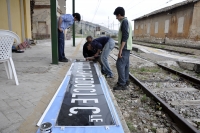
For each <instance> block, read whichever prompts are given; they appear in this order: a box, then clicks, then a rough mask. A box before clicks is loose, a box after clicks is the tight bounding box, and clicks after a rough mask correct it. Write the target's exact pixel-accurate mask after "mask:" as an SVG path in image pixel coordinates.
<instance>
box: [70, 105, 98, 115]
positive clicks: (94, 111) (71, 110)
mask: <svg viewBox="0 0 200 133" xmlns="http://www.w3.org/2000/svg"><path fill="white" fill-rule="evenodd" d="M77 109H91V110H93V111H92V113H93V114H98V113H99V112H100V109H99V108H98V107H72V108H70V109H69V112H70V114H69V116H72V115H73V114H77V113H78V111H75V110H77Z"/></svg>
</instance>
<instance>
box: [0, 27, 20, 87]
mask: <svg viewBox="0 0 200 133" xmlns="http://www.w3.org/2000/svg"><path fill="white" fill-rule="evenodd" d="M14 39H16V41H17V43H20V39H19V36H18V35H17V34H15V33H14V32H12V31H9V30H1V29H0V62H3V63H4V66H5V69H6V73H7V76H8V79H12V72H13V75H14V78H15V82H16V85H19V82H18V79H17V74H16V70H15V66H14V63H13V60H12V45H13V43H14Z"/></svg>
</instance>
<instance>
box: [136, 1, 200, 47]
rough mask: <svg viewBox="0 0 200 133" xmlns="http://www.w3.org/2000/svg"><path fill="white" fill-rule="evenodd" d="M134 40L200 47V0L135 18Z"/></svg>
mask: <svg viewBox="0 0 200 133" xmlns="http://www.w3.org/2000/svg"><path fill="white" fill-rule="evenodd" d="M133 40H137V41H145V42H153V43H161V44H168V45H169V44H170V45H177V46H184V47H193V48H200V0H187V1H183V2H181V3H178V4H175V5H172V6H169V7H165V8H163V9H160V10H157V11H154V12H152V13H149V14H147V15H144V16H141V17H139V18H136V19H134V37H133Z"/></svg>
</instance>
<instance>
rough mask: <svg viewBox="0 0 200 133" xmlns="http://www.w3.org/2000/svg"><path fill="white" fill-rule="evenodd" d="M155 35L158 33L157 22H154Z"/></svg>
mask: <svg viewBox="0 0 200 133" xmlns="http://www.w3.org/2000/svg"><path fill="white" fill-rule="evenodd" d="M155 33H158V22H155Z"/></svg>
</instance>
